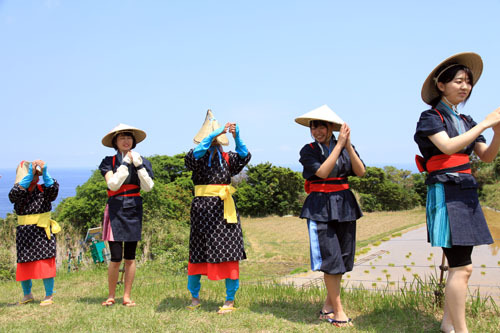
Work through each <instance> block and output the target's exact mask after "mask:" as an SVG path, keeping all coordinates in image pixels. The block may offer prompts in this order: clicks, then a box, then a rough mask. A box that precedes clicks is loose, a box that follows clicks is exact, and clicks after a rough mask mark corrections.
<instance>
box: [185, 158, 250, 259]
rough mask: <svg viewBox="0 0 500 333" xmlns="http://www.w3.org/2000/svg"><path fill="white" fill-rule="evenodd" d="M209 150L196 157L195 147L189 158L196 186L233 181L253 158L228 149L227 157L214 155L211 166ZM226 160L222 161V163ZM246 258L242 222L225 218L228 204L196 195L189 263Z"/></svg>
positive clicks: (192, 209) (189, 168) (193, 208)
mask: <svg viewBox="0 0 500 333" xmlns="http://www.w3.org/2000/svg"><path fill="white" fill-rule="evenodd" d="M209 155H210V154H209V153H207V154H205V155H204V156H203V157H201V158H200V159H198V160H196V159H195V158H194V156H193V150H191V151H190V152H189V153H188V154H187V155H186V158H185V164H186V167H187V168H188V170H191V171H193V175H192V179H193V182H194V184H195V185H215V184H230V183H231V177H232V176H235V175H237V174H238V173H240V172H241V170H243V168H244V167H245V165H247V163H248V162H249V161H250V158H251V155H250V153H249V154H248V155H247V156H246V157H245V158H240V157H239V155H238V154H237V153H233V152H228V153H227V157H228V160H229V164H228V163H227V162H226V159H224V158H221V159H219V158H218V155H217V153H215V154H214V155H213V156H212V159H211V166H210V167H209V166H208V164H209V163H208V162H209V158H210V156H209ZM221 162H222V164H221ZM243 259H246V254H245V249H244V245H243V235H242V232H241V222H240V217H239V214H238V223H227V222H226V220H225V219H224V203H223V201H222V200H221V199H220V198H219V197H194V198H193V202H192V204H191V234H190V238H189V262H190V263H193V264H198V263H221V262H226V261H238V260H243Z"/></svg>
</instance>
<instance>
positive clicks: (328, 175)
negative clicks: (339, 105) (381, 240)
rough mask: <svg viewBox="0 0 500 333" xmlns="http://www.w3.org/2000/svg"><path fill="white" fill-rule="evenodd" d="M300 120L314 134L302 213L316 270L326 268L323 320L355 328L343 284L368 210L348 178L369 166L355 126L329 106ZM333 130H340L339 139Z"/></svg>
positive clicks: (304, 154) (305, 153) (306, 152)
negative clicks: (358, 225)
mask: <svg viewBox="0 0 500 333" xmlns="http://www.w3.org/2000/svg"><path fill="white" fill-rule="evenodd" d="M295 121H296V122H297V123H299V124H301V125H303V126H307V127H309V129H310V132H311V136H312V137H313V138H314V142H312V143H308V144H306V145H305V146H304V147H303V148H302V149H301V151H300V163H301V164H302V166H303V167H304V169H303V172H302V175H303V176H304V178H305V179H306V181H305V186H304V187H305V190H306V192H307V193H308V194H309V195H308V196H307V198H306V200H305V202H304V206H303V207H302V212H301V214H300V217H301V218H305V219H307V227H308V231H309V241H310V252H311V269H312V270H313V271H322V272H324V280H325V285H326V289H327V296H326V299H325V302H324V304H323V307H322V309H321V310H320V319H321V320H328V321H329V322H330V323H331V324H332V325H335V326H338V327H343V326H352V322H351V321H352V320H351V318H348V317H347V315H346V313H345V312H344V309H343V307H342V302H341V300H340V282H341V279H342V275H343V274H344V273H345V272H349V271H351V270H352V269H353V266H354V254H355V251H356V248H355V247H356V220H357V219H359V218H360V217H361V216H362V213H361V209H360V208H359V205H358V203H357V201H356V199H355V197H354V195H353V193H352V192H351V191H350V190H349V184H348V182H347V177H348V176H358V177H361V176H363V175H364V173H365V165H364V163H363V162H362V161H361V159H360V158H359V155H358V153H357V152H356V150H355V149H354V147H353V146H352V144H351V129H350V128H349V126H348V125H347V124H346V123H344V122H343V121H342V119H340V117H339V116H337V115H336V114H335V112H333V111H332V110H331V109H330V108H329V107H328V106H326V105H323V106H322V107H320V108H317V109H315V110H313V111H310V112H308V113H306V114H304V115H302V116H300V117H298V118H296V119H295ZM333 131H340V133H339V137H338V139H335V136H334V135H333Z"/></svg>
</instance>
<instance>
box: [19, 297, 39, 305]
mask: <svg viewBox="0 0 500 333" xmlns="http://www.w3.org/2000/svg"><path fill="white" fill-rule="evenodd" d="M34 300H35V299H34V298H33V297H32V298H28V299H25V300H22V301H19V302H18V303H17V304H19V305H24V304H28V303H31V302H33V301H34Z"/></svg>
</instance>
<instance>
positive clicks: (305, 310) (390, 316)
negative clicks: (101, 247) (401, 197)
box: [0, 210, 500, 332]
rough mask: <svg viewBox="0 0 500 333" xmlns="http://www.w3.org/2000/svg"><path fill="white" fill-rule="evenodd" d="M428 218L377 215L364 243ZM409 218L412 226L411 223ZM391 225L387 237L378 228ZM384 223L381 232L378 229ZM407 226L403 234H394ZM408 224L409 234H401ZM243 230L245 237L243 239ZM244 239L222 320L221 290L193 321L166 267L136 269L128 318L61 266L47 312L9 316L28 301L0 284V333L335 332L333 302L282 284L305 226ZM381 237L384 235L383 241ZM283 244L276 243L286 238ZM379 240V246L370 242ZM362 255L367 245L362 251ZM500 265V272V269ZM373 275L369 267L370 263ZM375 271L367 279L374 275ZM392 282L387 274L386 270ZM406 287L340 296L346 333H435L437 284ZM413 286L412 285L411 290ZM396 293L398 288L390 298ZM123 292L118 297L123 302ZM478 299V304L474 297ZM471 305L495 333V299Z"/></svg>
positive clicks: (29, 308) (102, 284) (293, 224)
mask: <svg viewBox="0 0 500 333" xmlns="http://www.w3.org/2000/svg"><path fill="white" fill-rule="evenodd" d="M422 214H423V212H421V211H415V210H413V211H409V212H401V213H397V212H391V213H380V214H376V213H371V214H369V215H368V216H367V217H366V218H367V220H366V222H365V225H364V226H363V225H360V226H359V228H360V231H362V232H363V231H366V230H367V229H368V228H371V230H369V231H366V232H364V235H361V234H362V232H360V238H359V240H360V241H361V242H366V244H372V243H374V242H377V241H380V240H381V239H382V238H387V237H391V236H392V237H396V236H400V235H401V233H400V232H399V231H402V230H404V229H406V228H408V227H411V226H412V225H413V222H412V221H415V220H420V219H421V216H423V215H422ZM408 216H410V217H412V219H410V218H408ZM387 217H389V218H391V219H392V221H391V224H390V225H389V226H388V227H385V226H384V227H383V226H381V224H382V223H387ZM379 223H380V224H379ZM397 223H400V224H401V225H397ZM403 224H404V226H403ZM245 227H246V229H245ZM243 228H244V229H245V238H246V242H247V243H246V245H247V250H248V251H247V254H248V257H249V259H248V260H245V261H242V262H241V265H240V269H241V276H240V280H241V286H240V290H239V291H238V293H237V295H236V307H238V309H239V310H238V311H236V312H234V313H231V314H228V315H223V316H222V315H217V314H216V311H217V309H218V307H219V306H220V305H222V303H223V301H224V296H225V292H224V282H223V281H208V280H207V279H206V278H203V279H202V290H201V292H200V297H201V300H202V304H203V305H202V307H201V308H200V309H199V310H197V311H189V310H187V309H186V308H185V306H186V305H187V304H188V303H189V301H190V294H189V292H188V291H187V289H186V284H187V278H186V276H185V274H180V275H177V274H174V273H173V272H171V271H169V269H168V268H167V267H166V266H165V265H161V264H159V263H158V262H150V263H147V264H143V265H141V266H140V267H138V270H137V274H136V280H135V282H134V288H133V294H132V297H133V299H134V300H135V301H136V302H137V304H138V306H137V307H135V308H126V307H124V306H121V305H120V301H121V299H120V298H117V304H116V305H115V306H113V307H109V308H105V307H102V306H101V305H100V304H101V302H102V301H103V300H105V298H106V295H107V280H106V277H107V272H106V268H105V267H104V266H94V265H93V264H92V265H90V266H89V267H87V268H85V269H83V270H80V271H78V272H76V271H74V272H71V273H67V272H66V266H63V267H62V268H61V269H60V270H59V271H58V275H57V277H56V287H55V289H56V291H57V293H56V295H55V298H54V300H55V304H54V305H53V306H51V307H48V308H42V307H40V306H39V305H38V303H33V304H29V305H25V306H8V304H9V303H13V302H15V301H17V300H19V299H20V298H21V297H22V291H21V286H20V284H19V283H18V282H14V281H8V282H1V283H0V332H24V331H31V332H42V331H43V332H47V331H50V332H52V331H55V332H67V331H71V332H73V331H131V332H139V331H141V332H153V331H154V332H158V331H160V332H177V331H180V332H275V331H283V332H284V331H286V332H289V331H291V332H324V331H325V330H332V329H335V328H333V327H331V325H330V324H328V323H325V322H321V321H319V320H318V319H317V318H318V311H319V310H320V309H321V306H322V303H323V301H324V299H325V297H326V291H325V289H324V288H322V287H310V288H295V287H292V286H286V285H281V284H280V278H281V277H282V276H283V275H287V274H290V273H301V272H303V271H304V270H305V269H304V268H308V267H309V264H308V259H309V258H308V255H309V254H308V243H307V234H306V228H305V226H304V223H303V221H300V220H297V219H293V218H281V219H280V218H274V217H273V218H268V219H250V220H245V221H244V225H243ZM380 230H386V232H384V233H382V234H378V232H379V231H380ZM284 234H286V237H278V239H277V235H284ZM374 234H376V235H375V236H373V235H374ZM358 248H361V244H359V243H358ZM499 264H500V263H499ZM370 265H371V263H370ZM369 273H370V270H368V271H367V274H369ZM385 273H387V270H385ZM409 276H410V277H409V278H408V279H407V278H403V279H402V280H404V281H406V284H404V285H398V288H397V290H399V292H397V293H394V292H391V291H389V289H394V285H395V284H396V282H394V281H389V278H390V274H387V276H386V278H387V280H382V279H381V280H377V282H376V288H377V289H378V290H379V292H370V291H367V290H363V289H359V288H356V289H353V288H351V286H349V285H348V284H347V285H346V286H345V288H344V289H343V294H342V301H343V304H344V307H345V310H346V313H347V314H348V315H349V316H350V317H352V318H353V320H354V325H355V326H354V327H353V328H344V329H342V330H343V331H346V332H429V331H431V332H438V331H439V323H440V320H441V315H442V309H441V308H439V307H438V306H436V304H435V301H434V294H433V289H435V288H434V287H433V285H434V286H435V284H436V283H435V281H422V280H421V279H420V277H419V276H418V275H417V274H414V275H413V276H411V273H409ZM411 280H413V282H411ZM33 285H34V289H33V292H34V295H35V297H36V298H37V300H40V299H41V298H42V296H43V284H42V281H39V280H37V281H34V283H33ZM389 287H391V288H389ZM121 288H122V287H119V289H118V292H117V295H121V294H122V292H123V291H122V289H121ZM475 296H479V294H478V295H475ZM470 299H471V301H469V302H468V304H467V323H468V327H469V330H470V331H471V332H497V331H498V327H499V326H500V321H499V317H500V310H499V309H498V307H497V305H496V304H495V303H493V302H492V301H491V299H490V298H481V297H472V298H470Z"/></svg>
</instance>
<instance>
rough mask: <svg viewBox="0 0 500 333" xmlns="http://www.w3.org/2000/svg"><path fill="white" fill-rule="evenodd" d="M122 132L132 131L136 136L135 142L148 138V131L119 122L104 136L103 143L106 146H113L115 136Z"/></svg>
mask: <svg viewBox="0 0 500 333" xmlns="http://www.w3.org/2000/svg"><path fill="white" fill-rule="evenodd" d="M121 132H132V134H133V135H134V138H135V143H136V144H137V143H139V142H141V141H143V140H144V139H145V138H146V132H144V131H143V130H140V129H138V128H135V127H132V126H130V125H125V124H118V126H116V127H115V128H113V129H112V130H111V131H110V132H109V133H108V134H106V135H105V136H104V138H102V144H103V145H105V146H106V147H110V148H113V143H112V142H113V138H114V137H115V136H116V135H118V134H119V133H121Z"/></svg>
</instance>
